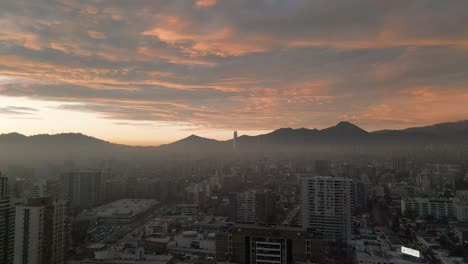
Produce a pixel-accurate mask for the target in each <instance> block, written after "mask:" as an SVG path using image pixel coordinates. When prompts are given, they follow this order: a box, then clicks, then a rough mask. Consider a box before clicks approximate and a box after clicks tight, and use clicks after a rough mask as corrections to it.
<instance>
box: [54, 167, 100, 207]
mask: <svg viewBox="0 0 468 264" xmlns="http://www.w3.org/2000/svg"><path fill="white" fill-rule="evenodd" d="M60 180H61V184H62V186H63V196H62V198H63V199H64V200H66V201H68V202H69V204H70V207H72V208H90V207H94V206H96V205H98V204H99V203H101V202H102V194H103V184H102V175H101V173H100V172H99V171H81V172H72V173H63V174H62V175H60Z"/></svg>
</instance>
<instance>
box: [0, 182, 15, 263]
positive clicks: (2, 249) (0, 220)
mask: <svg viewBox="0 0 468 264" xmlns="http://www.w3.org/2000/svg"><path fill="white" fill-rule="evenodd" d="M14 231H15V212H14V207H13V206H12V203H11V201H10V196H9V193H8V178H7V177H2V176H1V173H0V263H5V264H11V263H13V247H14V234H15V233H14Z"/></svg>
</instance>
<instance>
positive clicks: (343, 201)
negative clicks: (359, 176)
mask: <svg viewBox="0 0 468 264" xmlns="http://www.w3.org/2000/svg"><path fill="white" fill-rule="evenodd" d="M301 183H302V184H301V188H302V193H301V195H302V225H303V227H305V228H308V229H312V230H314V231H316V232H318V233H320V234H321V235H322V236H323V238H324V239H327V240H332V241H346V240H349V239H351V238H352V235H353V233H354V230H353V229H354V228H353V222H352V220H353V219H352V218H353V214H354V203H355V193H354V191H355V187H354V183H353V181H352V180H351V179H346V178H341V177H331V176H315V177H304V178H302V182H301Z"/></svg>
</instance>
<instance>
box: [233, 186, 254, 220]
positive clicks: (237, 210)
mask: <svg viewBox="0 0 468 264" xmlns="http://www.w3.org/2000/svg"><path fill="white" fill-rule="evenodd" d="M255 200H256V199H255V191H246V192H238V193H231V194H230V197H229V203H230V216H229V218H230V219H231V221H233V222H236V223H250V224H253V223H255V207H256V203H255Z"/></svg>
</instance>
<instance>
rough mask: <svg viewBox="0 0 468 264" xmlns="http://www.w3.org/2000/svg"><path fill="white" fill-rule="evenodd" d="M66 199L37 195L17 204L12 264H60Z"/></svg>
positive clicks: (62, 255) (64, 229)
mask: <svg viewBox="0 0 468 264" xmlns="http://www.w3.org/2000/svg"><path fill="white" fill-rule="evenodd" d="M65 216H66V207H65V201H61V200H54V199H52V198H50V197H37V198H31V199H29V200H28V203H27V204H25V205H21V206H17V207H16V214H15V223H16V225H15V243H14V264H62V263H64V254H65V245H66V244H67V241H66V234H67V232H66V225H65Z"/></svg>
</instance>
